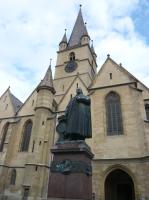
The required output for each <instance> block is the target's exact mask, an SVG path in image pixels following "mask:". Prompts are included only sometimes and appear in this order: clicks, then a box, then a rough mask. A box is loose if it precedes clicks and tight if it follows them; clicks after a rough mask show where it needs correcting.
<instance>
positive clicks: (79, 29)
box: [68, 8, 88, 47]
mask: <svg viewBox="0 0 149 200" xmlns="http://www.w3.org/2000/svg"><path fill="white" fill-rule="evenodd" d="M83 35H88V32H87V29H86V26H85V24H84V20H83V16H82V11H81V8H80V10H79V14H78V17H77V20H76V22H75V25H74V28H73V31H72V33H71V36H70V39H69V42H68V46H69V47H73V46H75V45H78V44H80V41H81V37H82V36H83Z"/></svg>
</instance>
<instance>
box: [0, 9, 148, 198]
mask: <svg viewBox="0 0 149 200" xmlns="http://www.w3.org/2000/svg"><path fill="white" fill-rule="evenodd" d="M96 57H97V55H96V53H95V50H94V47H93V44H92V45H90V36H89V34H88V32H87V29H86V26H85V24H84V21H83V17H82V11H81V9H80V11H79V14H78V17H77V19H76V22H75V25H74V28H73V30H72V34H71V36H70V38H69V40H67V36H66V33H65V34H64V36H63V38H62V41H61V42H60V44H59V50H58V52H57V62H56V66H55V75H54V79H53V78H52V72H51V66H49V68H48V70H47V72H46V74H45V77H44V78H43V80H42V81H41V82H40V83H39V85H38V86H37V87H36V88H35V90H34V91H33V92H32V94H31V95H30V96H29V97H28V98H27V100H26V101H25V102H24V104H22V103H21V102H20V101H19V100H18V99H17V98H16V97H15V96H14V95H13V94H12V93H11V91H10V88H8V89H7V90H6V91H5V92H4V94H2V96H1V97H0V199H9V200H20V199H24V200H26V199H28V200H46V199H47V189H48V177H49V167H50V163H51V160H52V155H51V153H50V149H51V147H52V146H53V144H54V143H55V141H56V140H57V138H58V136H57V133H56V129H55V127H56V124H57V118H58V116H60V115H62V114H63V113H64V110H65V108H66V106H67V104H68V102H69V100H70V99H71V98H73V97H74V96H75V93H76V88H78V87H80V88H82V90H83V93H84V94H85V95H89V96H90V98H91V115H92V139H88V140H87V143H88V144H89V145H90V147H91V149H92V152H93V154H94V158H93V161H92V167H93V174H92V180H93V181H92V188H93V199H96V200H126V199H127V200H141V199H142V200H144V199H146V200H147V199H149V89H148V88H147V87H146V86H145V85H144V84H143V83H141V82H140V81H139V80H138V79H137V78H135V77H134V76H133V75H132V74H130V73H129V72H128V71H127V70H126V69H125V68H123V66H122V65H121V64H120V65H119V64H117V63H116V62H115V61H114V60H113V59H112V58H111V57H110V55H108V56H107V59H106V60H105V62H104V64H103V65H102V66H101V68H100V70H99V72H98V73H97V62H96Z"/></svg>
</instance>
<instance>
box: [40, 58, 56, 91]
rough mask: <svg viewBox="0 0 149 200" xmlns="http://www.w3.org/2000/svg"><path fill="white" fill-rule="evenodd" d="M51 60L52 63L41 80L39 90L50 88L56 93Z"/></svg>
mask: <svg viewBox="0 0 149 200" xmlns="http://www.w3.org/2000/svg"><path fill="white" fill-rule="evenodd" d="M51 60H52V59H50V65H49V67H48V70H47V72H46V74H45V76H44V78H43V80H42V81H41V82H40V84H39V86H38V88H37V91H39V90H40V89H49V90H50V91H51V92H52V93H53V94H54V93H55V89H54V87H53V78H52V70H51Z"/></svg>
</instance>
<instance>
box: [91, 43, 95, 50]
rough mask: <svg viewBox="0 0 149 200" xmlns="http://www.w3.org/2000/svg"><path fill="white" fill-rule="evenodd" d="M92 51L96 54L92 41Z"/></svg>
mask: <svg viewBox="0 0 149 200" xmlns="http://www.w3.org/2000/svg"><path fill="white" fill-rule="evenodd" d="M91 50H92V52H93V53H95V50H94V44H93V40H92V44H91Z"/></svg>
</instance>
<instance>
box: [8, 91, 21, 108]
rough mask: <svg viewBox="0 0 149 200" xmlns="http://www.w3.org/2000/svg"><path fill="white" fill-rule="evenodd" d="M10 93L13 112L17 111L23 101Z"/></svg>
mask: <svg viewBox="0 0 149 200" xmlns="http://www.w3.org/2000/svg"><path fill="white" fill-rule="evenodd" d="M10 95H11V100H12V104H13V107H14V110H15V112H17V111H18V110H19V108H20V107H21V106H22V104H23V103H22V102H21V101H20V100H19V99H18V98H17V97H15V96H14V95H13V94H12V93H10Z"/></svg>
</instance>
